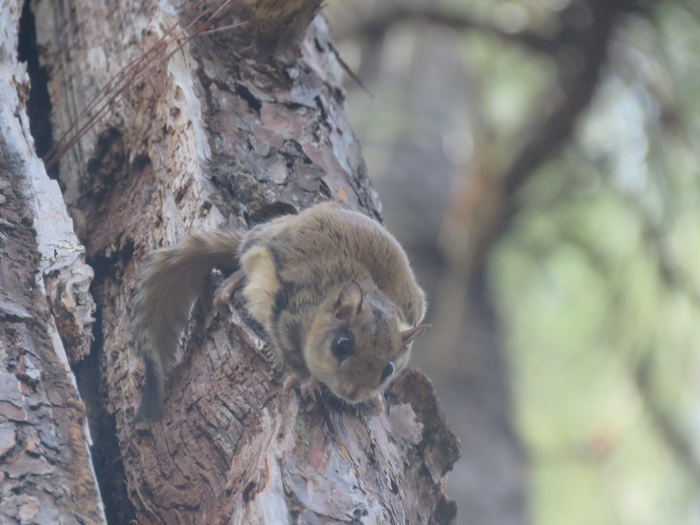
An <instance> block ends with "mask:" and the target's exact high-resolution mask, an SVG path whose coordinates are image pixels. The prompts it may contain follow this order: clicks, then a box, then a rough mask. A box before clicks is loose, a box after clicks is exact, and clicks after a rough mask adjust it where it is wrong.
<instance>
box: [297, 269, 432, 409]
mask: <svg viewBox="0 0 700 525" xmlns="http://www.w3.org/2000/svg"><path fill="white" fill-rule="evenodd" d="M365 288H366V289H365V290H363V289H362V287H361V286H360V284H359V283H358V282H357V281H355V280H353V281H351V282H350V283H349V284H347V285H345V286H344V287H343V288H342V289H341V290H340V291H339V292H338V293H337V294H333V295H332V296H331V297H329V298H328V299H327V300H326V301H325V302H324V303H323V304H322V305H321V307H320V308H319V311H318V314H317V315H316V318H315V319H314V323H313V325H312V327H311V329H310V330H309V333H308V336H307V339H306V345H305V347H304V358H305V361H306V365H307V367H308V368H309V371H310V372H311V374H312V375H313V376H314V377H315V378H316V379H318V380H319V381H320V382H321V383H324V384H325V385H326V386H328V388H329V389H330V390H331V391H332V392H333V393H334V394H335V395H336V396H338V397H340V398H342V399H344V400H345V401H347V402H348V403H351V404H355V403H360V402H363V401H366V400H368V399H370V398H372V397H373V396H375V395H376V394H379V393H381V392H383V391H384V389H385V388H386V387H387V386H388V385H389V383H390V382H391V381H392V379H394V378H395V377H396V376H398V375H399V373H400V372H401V371H403V369H404V368H405V367H406V364H407V363H408V358H409V356H410V353H411V343H412V342H413V341H414V340H415V339H417V338H418V337H420V336H421V335H422V334H423V333H424V332H425V330H426V329H427V328H428V325H421V326H416V327H410V326H407V325H406V324H405V323H404V322H403V321H402V320H401V316H400V313H399V311H398V309H397V307H396V305H394V303H393V302H392V301H391V300H389V299H388V298H387V297H386V296H385V295H384V294H382V293H381V292H380V291H379V290H377V289H376V287H374V285H373V284H371V285H368V286H366V287H365Z"/></svg>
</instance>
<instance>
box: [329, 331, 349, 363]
mask: <svg viewBox="0 0 700 525" xmlns="http://www.w3.org/2000/svg"><path fill="white" fill-rule="evenodd" d="M331 350H332V351H333V355H334V356H335V357H336V359H337V360H338V362H339V363H340V362H342V361H343V359H345V358H347V357H348V356H350V355H351V354H352V353H353V352H354V351H355V339H354V338H353V337H352V334H341V335H339V336H338V337H336V338H335V340H334V341H333V344H332V346H331Z"/></svg>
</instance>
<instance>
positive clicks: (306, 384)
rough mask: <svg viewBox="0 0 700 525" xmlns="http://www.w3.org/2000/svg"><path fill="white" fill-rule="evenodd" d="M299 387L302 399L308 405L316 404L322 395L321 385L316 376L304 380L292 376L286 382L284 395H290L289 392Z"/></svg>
mask: <svg viewBox="0 0 700 525" xmlns="http://www.w3.org/2000/svg"><path fill="white" fill-rule="evenodd" d="M297 385H299V392H300V393H301V397H302V398H303V399H304V401H306V402H307V403H309V402H315V401H316V400H317V399H318V397H319V396H320V395H321V385H320V384H319V382H318V379H316V378H315V377H314V376H309V377H305V378H303V379H302V378H301V377H299V376H298V375H290V376H289V377H288V378H287V379H286V380H285V381H284V393H285V394H287V393H289V391H290V390H291V389H292V388H293V387H295V386H297Z"/></svg>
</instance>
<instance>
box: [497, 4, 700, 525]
mask: <svg viewBox="0 0 700 525" xmlns="http://www.w3.org/2000/svg"><path fill="white" fill-rule="evenodd" d="M698 56H700V25H699V24H698V20H697V19H694V18H693V17H692V16H690V15H689V14H688V12H686V11H683V10H681V9H678V8H676V7H675V6H673V4H669V5H668V6H662V7H659V8H658V10H657V11H656V12H655V17H654V18H653V19H651V20H650V21H648V20H643V19H636V20H632V21H630V22H629V23H628V24H627V25H626V26H625V29H624V32H623V33H622V34H620V35H619V36H618V37H617V39H616V44H615V46H614V49H613V50H612V53H611V57H612V59H611V63H610V67H609V68H608V69H607V71H606V74H605V77H604V78H603V79H602V80H601V84H600V88H599V90H598V92H597V95H596V98H595V100H594V103H593V105H592V107H591V108H589V111H588V113H587V114H586V116H585V118H584V119H583V120H582V121H581V122H580V126H579V130H578V133H577V134H576V138H575V140H574V141H573V143H572V144H570V145H569V146H568V147H567V149H566V151H565V153H564V154H563V155H561V156H560V157H559V158H558V159H557V160H554V161H551V162H549V163H548V164H547V165H546V166H545V167H544V168H543V169H541V170H540V172H539V173H538V174H537V175H536V176H535V178H534V179H533V180H532V181H531V184H529V186H528V187H527V188H526V190H525V191H524V192H523V194H524V195H523V209H522V212H521V213H520V214H519V215H518V218H517V221H516V224H515V227H514V228H513V229H512V230H511V231H510V232H509V234H508V235H507V237H506V238H505V239H504V240H503V242H502V243H501V245H500V246H499V249H498V250H497V252H496V254H495V257H494V259H493V269H494V272H493V275H494V281H495V283H496V284H497V288H498V296H499V304H500V308H501V311H502V312H503V317H504V319H505V320H507V324H508V334H509V348H510V351H511V357H512V360H513V366H514V370H515V377H516V382H517V384H516V388H515V390H516V397H517V400H518V410H519V419H520V426H521V429H522V431H523V432H524V435H525V441H526V443H527V444H528V448H529V451H530V458H531V465H532V471H533V473H534V480H533V481H534V490H533V492H532V494H533V514H534V518H535V519H534V522H535V523H537V524H538V525H549V524H552V525H554V524H559V523H567V524H572V525H578V524H581V525H587V524H608V523H609V524H617V523H622V524H635V525H640V524H641V525H644V524H649V525H652V524H654V525H656V524H658V525H661V524H663V525H666V524H676V523H677V524H681V523H693V522H694V520H695V519H697V517H696V510H695V506H696V504H697V503H696V499H697V495H696V494H697V489H698V482H699V481H700V479H698V478H697V477H694V476H693V474H692V470H693V469H692V467H691V465H689V461H688V460H689V459H690V461H691V462H692V461H697V456H696V455H693V456H691V458H684V457H683V456H682V455H681V454H680V453H679V451H678V450H677V444H674V443H673V442H672V441H673V438H676V439H679V440H681V441H683V442H684V443H685V444H687V445H688V446H689V447H690V450H691V452H694V450H693V448H694V447H693V444H694V443H695V442H697V438H698V436H699V431H700V428H698V425H697V418H696V414H697V413H698V404H699V401H700V389H699V388H698V384H699V382H698V372H699V371H700V354H699V353H698V351H697V349H698V348H699V347H700V346H699V344H700V330H699V329H698V327H700V309H699V307H700V302H699V301H698V294H699V291H700V280H699V279H700V272H698V261H699V260H700V252H699V250H700V228H699V225H700V206H699V204H700V202H699V199H700V187H699V182H700V177H699V176H698V175H700V174H699V162H700V156H698V151H699V150H698V137H699V135H698V132H699V131H700V129H698V123H700V118H699V117H700V89H698V87H700V66H699V65H698V61H697V57H698ZM642 368H643V370H644V371H645V374H646V377H647V380H646V381H643V382H641V383H640V381H639V380H638V377H639V375H640V373H641V372H640V371H641V370H642ZM642 383H643V384H642ZM655 410H656V411H659V412H661V413H662V415H663V417H664V418H665V421H666V422H668V423H669V424H670V425H671V433H672V434H673V436H672V437H671V438H669V435H668V434H667V433H666V430H664V428H663V424H662V423H660V421H659V420H657V419H656V418H655V416H654V414H655V412H654V411H655Z"/></svg>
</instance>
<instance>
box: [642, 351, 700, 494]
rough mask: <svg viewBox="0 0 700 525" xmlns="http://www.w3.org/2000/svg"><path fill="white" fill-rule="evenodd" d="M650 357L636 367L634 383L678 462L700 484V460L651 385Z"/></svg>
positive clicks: (650, 415)
mask: <svg viewBox="0 0 700 525" xmlns="http://www.w3.org/2000/svg"><path fill="white" fill-rule="evenodd" d="M651 375H652V371H651V362H650V358H649V357H646V358H645V359H643V360H642V361H641V362H640V363H639V364H638V365H637V366H636V367H635V369H634V383H635V386H636V387H637V391H638V392H639V394H640V397H641V398H642V401H643V402H644V407H645V409H646V411H647V413H648V414H649V417H650V418H651V421H652V424H653V425H654V426H655V427H656V429H657V431H658V433H659V436H660V437H661V439H662V440H663V442H664V443H665V444H666V446H667V447H668V449H669V451H670V452H671V454H672V455H673V456H674V457H675V458H676V460H677V461H678V464H679V465H681V467H683V469H684V470H685V471H686V472H687V473H688V474H689V475H690V476H691V477H692V478H693V480H694V481H695V483H696V484H698V485H700V461H699V460H698V458H697V457H696V455H695V453H694V452H693V447H692V446H691V444H690V442H689V441H688V440H687V439H686V438H685V436H684V435H683V432H681V430H680V429H679V428H677V427H676V425H675V423H674V422H673V421H672V420H671V417H670V416H669V415H668V414H667V413H666V412H665V411H664V410H663V409H662V408H661V406H660V404H659V402H658V401H657V400H656V398H655V396H654V394H653V392H652V390H653V389H652V386H651Z"/></svg>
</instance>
